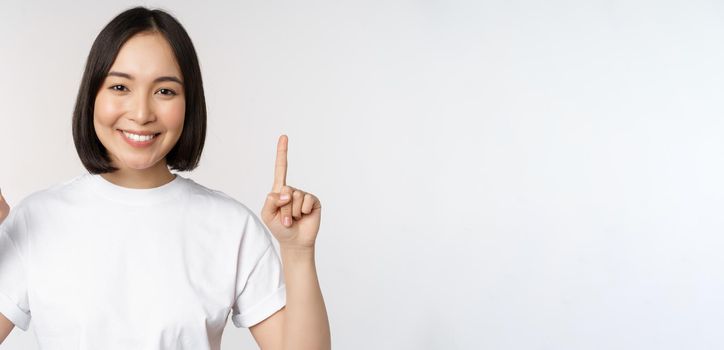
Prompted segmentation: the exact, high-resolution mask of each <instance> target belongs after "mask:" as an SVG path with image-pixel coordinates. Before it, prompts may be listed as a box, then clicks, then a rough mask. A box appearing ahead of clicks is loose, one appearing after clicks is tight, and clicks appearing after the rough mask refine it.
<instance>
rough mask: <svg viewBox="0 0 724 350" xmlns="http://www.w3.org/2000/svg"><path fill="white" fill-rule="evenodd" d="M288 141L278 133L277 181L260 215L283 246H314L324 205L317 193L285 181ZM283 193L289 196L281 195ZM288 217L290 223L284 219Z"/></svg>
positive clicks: (275, 176) (275, 178)
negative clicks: (308, 191)
mask: <svg viewBox="0 0 724 350" xmlns="http://www.w3.org/2000/svg"><path fill="white" fill-rule="evenodd" d="M288 142H289V139H288V138H287V136H286V135H281V136H280V137H279V141H278V143H277V159H276V165H275V169H274V185H273V186H272V192H270V193H269V194H268V195H267V196H266V201H265V202H264V207H263V208H262V210H261V218H262V220H264V223H265V224H266V225H267V227H269V230H271V232H272V234H273V235H274V237H275V238H276V239H277V240H278V241H279V245H280V248H304V249H307V248H313V247H314V242H315V240H316V238H317V233H318V232H319V223H320V219H321V215H322V205H321V203H320V202H319V199H318V198H317V197H316V196H315V195H313V194H311V193H307V192H305V191H302V190H300V189H297V188H294V187H291V186H287V185H286V183H287V149H288ZM283 195H286V196H287V198H286V199H282V196H283ZM286 219H288V220H289V221H288V223H285V222H284V220H286Z"/></svg>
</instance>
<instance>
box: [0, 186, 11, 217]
mask: <svg viewBox="0 0 724 350" xmlns="http://www.w3.org/2000/svg"><path fill="white" fill-rule="evenodd" d="M8 214H10V206H9V205H8V203H7V202H6V201H5V197H3V193H2V191H0V224H1V223H2V222H3V221H5V218H6V217H8Z"/></svg>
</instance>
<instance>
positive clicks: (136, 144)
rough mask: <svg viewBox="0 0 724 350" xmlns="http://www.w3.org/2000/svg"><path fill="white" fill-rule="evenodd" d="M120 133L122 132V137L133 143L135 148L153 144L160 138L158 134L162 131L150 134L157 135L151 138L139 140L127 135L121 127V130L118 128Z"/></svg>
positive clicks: (130, 143)
mask: <svg viewBox="0 0 724 350" xmlns="http://www.w3.org/2000/svg"><path fill="white" fill-rule="evenodd" d="M118 133H119V134H121V137H122V138H123V139H124V140H126V143H128V144H129V145H131V146H132V147H135V148H144V147H148V146H150V145H152V144H153V143H154V142H155V141H156V139H157V138H158V135H160V133H157V134H149V135H155V136H154V137H152V138H151V139H150V140H146V141H139V140H134V139H131V138H129V137H128V136H126V134H125V133H124V132H123V130H120V129H119V130H118Z"/></svg>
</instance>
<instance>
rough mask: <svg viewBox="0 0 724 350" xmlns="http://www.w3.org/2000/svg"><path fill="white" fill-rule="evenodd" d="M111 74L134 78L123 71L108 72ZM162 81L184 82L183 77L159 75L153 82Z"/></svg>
mask: <svg viewBox="0 0 724 350" xmlns="http://www.w3.org/2000/svg"><path fill="white" fill-rule="evenodd" d="M111 75H115V76H117V77H122V78H126V79H131V80H133V76H132V75H130V74H128V73H121V72H114V71H111V72H108V76H111ZM162 81H175V82H177V83H179V84H181V85H183V84H184V83H183V82H181V79H179V78H176V77H170V76H163V77H158V78H156V79H155V80H154V81H153V82H154V83H159V82H162Z"/></svg>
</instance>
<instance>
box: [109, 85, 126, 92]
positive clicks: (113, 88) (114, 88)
mask: <svg viewBox="0 0 724 350" xmlns="http://www.w3.org/2000/svg"><path fill="white" fill-rule="evenodd" d="M119 86H120V87H121V88H122V89H125V88H126V87H125V86H123V85H113V86H111V87H110V89H111V90H115V91H123V90H118V89H116V88H117V87H119Z"/></svg>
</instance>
